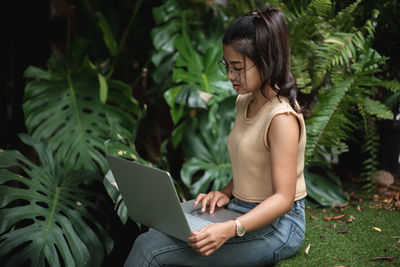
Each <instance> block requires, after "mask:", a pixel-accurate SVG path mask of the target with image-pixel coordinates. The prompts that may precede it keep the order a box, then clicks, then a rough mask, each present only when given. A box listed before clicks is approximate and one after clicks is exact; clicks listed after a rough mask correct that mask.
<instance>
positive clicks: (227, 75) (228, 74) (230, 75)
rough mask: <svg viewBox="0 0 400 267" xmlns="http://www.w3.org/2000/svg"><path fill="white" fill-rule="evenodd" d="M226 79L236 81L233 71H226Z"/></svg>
mask: <svg viewBox="0 0 400 267" xmlns="http://www.w3.org/2000/svg"><path fill="white" fill-rule="evenodd" d="M226 77H227V78H228V79H229V80H231V81H233V80H235V75H234V74H233V71H231V70H230V69H228V70H227V71H226Z"/></svg>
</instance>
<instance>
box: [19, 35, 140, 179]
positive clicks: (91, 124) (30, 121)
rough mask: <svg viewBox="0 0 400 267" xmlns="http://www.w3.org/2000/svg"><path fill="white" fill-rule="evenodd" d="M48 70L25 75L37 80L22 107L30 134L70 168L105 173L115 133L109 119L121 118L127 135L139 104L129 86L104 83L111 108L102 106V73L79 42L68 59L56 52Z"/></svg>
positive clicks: (28, 87) (33, 69)
mask: <svg viewBox="0 0 400 267" xmlns="http://www.w3.org/2000/svg"><path fill="white" fill-rule="evenodd" d="M48 68H49V71H44V70H41V69H39V68H37V67H29V68H28V69H27V70H26V71H25V77H26V78H31V79H34V80H33V81H31V82H29V83H28V84H27V85H26V87H25V96H24V104H23V109H24V113H25V124H26V126H27V128H28V131H29V133H30V134H31V135H32V137H33V138H34V139H36V140H41V141H44V142H46V144H47V146H48V148H49V149H50V150H51V151H52V152H53V153H54V154H55V155H56V158H57V160H58V161H59V162H60V163H62V165H63V166H64V167H65V168H67V169H72V168H74V169H90V170H97V171H100V172H101V173H105V172H106V171H107V170H108V165H107V162H106V161H105V159H104V156H103V153H104V140H106V139H107V137H108V134H109V132H110V128H109V125H108V124H107V118H108V117H113V118H117V119H118V121H119V123H120V124H121V126H123V127H124V128H125V129H126V130H127V131H131V130H132V128H133V125H134V124H135V121H134V118H133V115H134V114H135V113H136V111H137V110H136V108H137V103H136V100H134V99H133V98H132V96H130V95H129V94H130V86H129V85H127V84H125V83H123V82H120V81H115V80H103V81H102V83H105V82H106V83H107V87H108V88H109V89H108V96H107V104H103V103H102V102H101V100H100V97H99V91H100V89H99V88H100V86H99V81H98V73H97V72H96V71H95V70H93V68H91V67H90V64H89V60H88V59H87V55H86V43H85V42H83V41H79V40H78V41H76V42H75V43H74V44H73V45H72V46H71V48H70V50H69V51H68V52H67V55H66V57H65V59H64V58H63V57H62V55H60V54H55V55H54V56H53V57H52V58H51V59H50V60H49V62H48ZM103 86H104V85H103ZM104 100H105V98H104Z"/></svg>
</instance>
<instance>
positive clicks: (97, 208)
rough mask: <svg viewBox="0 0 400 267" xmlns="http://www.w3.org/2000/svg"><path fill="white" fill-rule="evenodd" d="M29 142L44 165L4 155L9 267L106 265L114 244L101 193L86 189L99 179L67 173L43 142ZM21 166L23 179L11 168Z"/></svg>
mask: <svg viewBox="0 0 400 267" xmlns="http://www.w3.org/2000/svg"><path fill="white" fill-rule="evenodd" d="M20 137H21V139H22V141H23V142H25V143H26V144H28V145H31V146H33V147H34V148H35V150H36V152H37V153H38V156H39V160H40V166H38V165H35V164H34V163H32V162H31V161H29V160H28V159H27V158H25V157H24V156H23V155H21V154H20V153H19V152H17V151H0V163H1V164H0V208H1V210H0V235H1V236H0V258H1V261H2V262H3V263H4V264H5V266H21V265H23V264H26V263H28V262H29V265H30V266H49V265H50V266H63V265H64V266H100V265H101V263H102V261H103V259H104V257H105V255H106V254H108V253H109V252H110V251H111V249H112V246H113V241H112V240H111V239H110V237H109V235H108V233H107V232H106V231H105V229H104V226H103V223H101V221H102V220H103V219H104V218H106V215H105V214H104V210H103V209H102V208H101V205H100V204H101V203H104V199H103V198H102V196H101V195H99V194H97V193H94V192H90V191H88V190H87V189H85V187H86V186H84V183H85V184H87V185H89V184H90V183H92V182H93V181H94V180H99V178H100V177H99V176H98V175H97V174H96V173H95V172H92V171H70V172H66V171H65V170H64V169H63V168H62V167H61V166H60V164H59V163H58V162H57V160H56V159H55V158H54V157H53V156H52V154H51V152H50V151H49V150H47V148H46V147H45V146H44V144H43V143H39V142H37V141H34V140H33V139H32V138H31V137H29V136H27V135H20ZM11 166H18V167H19V168H20V169H21V170H23V173H24V174H23V175H20V174H17V173H14V172H11V171H9V170H8V168H9V167H11Z"/></svg>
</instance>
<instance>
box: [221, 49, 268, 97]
mask: <svg viewBox="0 0 400 267" xmlns="http://www.w3.org/2000/svg"><path fill="white" fill-rule="evenodd" d="M223 50H224V61H225V65H226V73H227V74H226V75H227V77H228V79H229V80H230V81H231V82H232V85H233V89H234V90H235V91H237V92H238V93H239V94H248V93H254V92H255V91H258V90H260V87H261V79H260V74H259V72H258V69H257V67H256V66H255V65H254V62H253V61H251V59H249V58H248V57H246V56H243V55H242V54H240V53H238V52H236V51H235V50H234V49H233V47H232V46H231V45H224V47H223ZM245 66H246V68H245Z"/></svg>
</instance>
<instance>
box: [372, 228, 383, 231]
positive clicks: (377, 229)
mask: <svg viewBox="0 0 400 267" xmlns="http://www.w3.org/2000/svg"><path fill="white" fill-rule="evenodd" d="M372 229H374V230H375V231H378V232H382V229H381V228H379V227H372Z"/></svg>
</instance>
